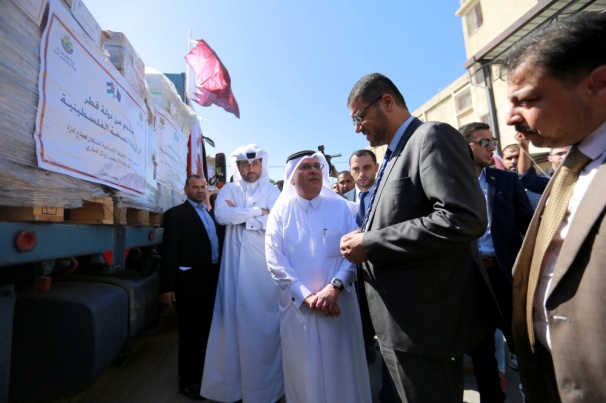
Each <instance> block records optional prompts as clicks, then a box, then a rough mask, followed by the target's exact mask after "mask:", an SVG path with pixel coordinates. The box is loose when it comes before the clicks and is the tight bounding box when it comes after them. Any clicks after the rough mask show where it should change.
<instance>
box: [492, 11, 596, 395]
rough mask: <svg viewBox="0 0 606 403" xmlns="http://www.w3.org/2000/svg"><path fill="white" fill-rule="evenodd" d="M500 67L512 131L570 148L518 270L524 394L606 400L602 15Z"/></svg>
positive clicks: (526, 42) (542, 34)
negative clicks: (570, 145) (505, 75)
mask: <svg viewBox="0 0 606 403" xmlns="http://www.w3.org/2000/svg"><path fill="white" fill-rule="evenodd" d="M501 67H502V70H501V72H502V73H507V87H508V88H507V95H508V98H509V101H510V110H509V114H508V116H507V124H509V125H512V126H515V129H516V131H517V132H519V133H522V135H523V136H524V137H525V138H526V139H528V140H530V141H531V142H532V143H533V144H534V145H535V146H539V147H564V146H567V145H569V144H572V147H571V149H570V152H569V153H568V155H567V156H566V159H565V160H564V161H563V162H562V164H561V165H560V167H559V168H558V170H557V171H556V172H555V174H554V176H553V178H552V179H551V181H550V182H549V184H548V185H547V188H546V189H545V191H544V192H543V195H542V197H541V200H540V202H539V205H538V206H537V209H536V212H535V215H534V217H533V218H532V221H531V223H530V226H529V228H528V231H527V232H526V237H525V238H524V242H523V244H522V249H521V250H520V253H519V255H518V258H517V260H516V262H515V264H514V268H513V319H512V326H513V338H514V342H515V346H516V352H517V354H518V363H519V368H520V375H521V378H522V384H523V385H524V391H525V393H526V396H527V397H528V400H529V401H530V402H560V401H563V402H604V401H606V383H604V374H605V373H606V321H605V320H604V318H606V292H605V290H604V285H605V284H606V269H605V268H606V220H605V219H604V215H605V212H606V163H605V161H606V13H604V12H602V13H595V12H594V13H592V12H586V13H581V14H578V15H576V16H573V17H568V18H565V19H562V20H559V21H558V22H556V23H553V24H551V25H547V26H545V27H544V28H542V29H540V30H537V31H535V32H533V33H531V34H530V35H528V36H526V37H524V38H523V39H521V40H520V41H519V42H518V43H517V44H516V45H514V47H513V48H512V49H511V50H510V51H509V52H508V53H507V54H506V55H505V56H504V58H503V60H502V65H501ZM564 178H566V180H565V181H564V180H563V179H564ZM563 182H566V183H563Z"/></svg>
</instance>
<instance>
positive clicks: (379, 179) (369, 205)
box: [361, 148, 391, 232]
mask: <svg viewBox="0 0 606 403" xmlns="http://www.w3.org/2000/svg"><path fill="white" fill-rule="evenodd" d="M390 157H391V150H390V149H389V148H388V149H387V150H385V156H384V157H383V162H382V163H381V167H380V168H379V174H378V175H377V180H376V181H375V186H374V187H373V188H372V192H371V196H370V203H368V207H366V213H365V214H364V223H363V225H362V227H361V229H362V232H364V231H366V225H367V224H368V216H369V215H370V210H371V209H372V204H373V203H374V201H375V196H376V194H377V188H378V186H379V182H381V178H382V177H383V171H385V167H386V166H387V162H388V161H389V158H390Z"/></svg>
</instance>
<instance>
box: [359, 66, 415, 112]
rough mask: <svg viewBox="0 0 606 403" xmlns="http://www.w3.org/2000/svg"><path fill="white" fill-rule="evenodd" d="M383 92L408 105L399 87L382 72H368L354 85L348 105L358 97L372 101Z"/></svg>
mask: <svg viewBox="0 0 606 403" xmlns="http://www.w3.org/2000/svg"><path fill="white" fill-rule="evenodd" d="M383 94H389V95H391V96H392V97H393V99H394V100H395V101H396V104H398V105H400V106H401V107H403V108H407V107H406V102H405V101H404V97H403V96H402V93H401V92H400V90H398V87H396V86H395V84H394V83H393V82H392V81H391V80H390V79H389V78H387V77H385V76H384V75H383V74H380V73H371V74H367V75H365V76H364V77H362V78H361V79H359V80H358V82H357V83H356V84H355V85H354V87H353V88H352V89H351V92H350V93H349V97H348V98H347V106H348V107H349V105H351V104H352V102H354V101H355V100H356V99H358V98H361V99H362V101H364V102H372V101H373V100H375V99H377V98H379V97H380V96H381V95H383Z"/></svg>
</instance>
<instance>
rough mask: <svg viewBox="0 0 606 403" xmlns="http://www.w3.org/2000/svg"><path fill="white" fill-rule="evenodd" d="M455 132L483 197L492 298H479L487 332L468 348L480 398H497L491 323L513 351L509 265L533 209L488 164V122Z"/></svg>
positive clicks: (506, 176)
mask: <svg viewBox="0 0 606 403" xmlns="http://www.w3.org/2000/svg"><path fill="white" fill-rule="evenodd" d="M459 132H461V134H462V135H463V138H464V139H465V141H467V142H468V144H469V147H470V148H471V152H472V154H473V160H474V164H475V169H476V174H477V177H478V182H479V183H480V187H481V188H482V191H483V192H484V196H485V197H486V209H487V212H488V227H487V228H486V232H485V233H484V235H482V237H481V238H480V239H478V249H479V252H480V257H481V258H482V264H483V265H484V268H485V269H486V274H487V277H488V280H489V282H490V288H491V289H492V295H494V298H495V299H496V300H494V301H492V300H491V299H492V298H490V299H488V300H487V301H482V302H481V309H482V312H484V315H483V318H484V320H485V321H486V322H487V324H488V325H489V332H488V333H487V334H486V336H485V337H484V339H483V340H482V342H481V343H480V344H479V345H478V346H477V347H476V348H475V349H474V350H473V351H472V352H471V357H472V359H473V366H474V368H475V374H476V380H477V384H478V391H479V392H480V399H481V400H482V401H483V402H503V401H505V394H504V393H503V391H502V388H501V385H500V382H499V374H498V368H497V361H496V359H495V342H494V332H495V330H496V328H499V329H501V330H502V331H503V333H504V334H505V337H506V338H507V342H508V343H509V344H510V352H511V353H514V352H515V349H514V348H513V340H512V337H511V283H512V278H511V268H512V267H513V263H514V261H515V259H516V256H517V255H518V251H519V250H520V246H522V240H523V239H524V234H525V233H526V229H527V228H528V224H530V219H531V218H532V214H533V213H534V209H533V208H532V206H531V205H530V201H529V200H528V197H527V196H526V192H525V191H524V187H523V186H522V183H521V182H520V179H518V175H517V174H516V173H514V172H507V171H502V170H499V169H496V168H491V167H490V166H491V165H492V164H493V162H494V161H493V156H494V152H495V149H496V139H495V138H494V137H493V135H492V132H491V131H490V126H488V125H487V124H486V123H481V122H473V123H468V124H466V125H464V126H461V127H460V128H459ZM487 294H488V295H490V293H487ZM495 303H496V304H495Z"/></svg>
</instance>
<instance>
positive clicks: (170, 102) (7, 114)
mask: <svg viewBox="0 0 606 403" xmlns="http://www.w3.org/2000/svg"><path fill="white" fill-rule="evenodd" d="M51 3H52V4H51V5H54V6H55V7H58V6H64V7H65V4H66V2H65V1H59V0H53V1H51ZM69 3H70V2H69V1H67V4H69ZM46 23H47V21H46V18H45V19H44V20H43V21H42V24H41V26H38V25H37V23H36V22H34V21H33V20H32V19H30V18H28V17H27V16H25V14H24V13H23V11H22V10H21V9H20V8H19V7H17V6H16V5H15V4H14V3H13V2H10V1H8V2H3V6H2V12H0V46H2V48H3V49H4V52H3V57H2V58H1V59H0V102H1V103H2V108H0V142H1V143H2V147H0V206H14V207H48V206H52V207H56V208H66V209H73V208H77V207H81V206H83V204H84V201H85V200H92V199H95V198H98V197H101V196H105V195H110V196H111V198H112V200H113V203H114V205H115V206H116V207H126V208H134V209H142V210H148V211H151V212H155V213H158V212H162V211H165V210H166V209H168V208H170V207H172V206H174V205H176V204H179V203H181V202H182V200H183V199H184V195H183V193H182V190H181V189H182V188H183V183H182V182H183V180H184V177H185V176H184V175H185V174H184V173H181V172H178V175H177V174H175V173H174V172H176V171H181V170H185V165H183V166H181V165H178V166H177V167H174V166H173V167H168V168H166V167H163V166H161V164H162V158H161V156H160V155H159V150H158V144H157V143H158V141H157V138H158V137H161V134H158V132H159V129H157V125H158V122H157V121H156V120H157V119H158V116H159V114H158V113H159V111H163V113H166V114H168V115H170V120H171V122H173V123H174V126H175V127H176V128H177V130H176V131H177V132H179V134H180V136H179V137H180V138H181V140H180V141H181V142H183V141H184V142H185V143H187V139H188V138H189V134H190V132H191V128H192V126H193V125H195V124H196V123H197V120H196V115H195V112H194V111H193V110H192V109H191V108H190V107H189V106H187V105H185V104H184V103H183V102H182V101H181V99H180V98H179V95H178V94H177V92H176V90H175V87H174V85H173V83H172V82H170V80H168V79H167V78H166V76H164V75H163V74H162V73H160V72H158V71H156V70H153V69H150V68H146V67H144V64H143V62H142V60H141V58H140V57H139V55H138V54H137V52H136V51H135V49H133V47H132V45H131V44H130V43H129V42H128V39H127V38H126V36H124V34H122V33H120V32H115V31H104V32H105V33H106V36H105V37H104V39H103V40H102V42H101V46H104V44H105V46H104V47H105V49H106V51H107V50H108V49H109V50H111V51H109V52H106V57H107V58H108V60H110V61H112V62H114V63H113V64H114V66H116V63H117V66H116V67H117V68H118V69H119V70H120V73H122V74H123V75H124V76H125V77H126V78H127V81H129V82H130V83H131V84H133V83H134V84H133V87H135V89H136V91H135V93H134V94H133V95H139V96H140V98H141V99H142V101H143V102H142V104H143V105H144V106H143V113H142V115H141V116H142V118H143V120H146V121H147V129H146V131H145V133H146V134H145V136H146V139H145V144H146V146H145V150H143V151H144V153H145V165H146V169H145V172H144V176H145V185H144V188H143V191H142V192H139V193H138V194H131V193H127V192H125V191H121V190H118V189H117V188H114V187H113V186H112V185H111V184H108V183H105V184H99V183H93V182H90V181H88V180H85V179H86V178H84V179H82V178H83V177H82V176H80V177H76V176H71V175H69V174H67V173H60V172H54V171H51V170H48V169H44V168H41V167H40V166H39V162H38V157H39V156H38V154H37V153H38V151H37V149H36V141H35V140H36V138H35V133H36V122H37V113H38V107H39V90H38V83H39V77H40V69H41V61H40V44H41V39H42V33H43V29H42V28H44V26H45V24H46ZM90 46H96V45H95V44H93V43H91V45H90ZM112 46H113V47H114V48H111V47H112ZM110 48H111V49H110ZM114 56H115V57H114ZM126 65H128V67H126V69H128V68H131V69H132V70H131V72H130V73H129V74H128V75H127V74H124V73H125V67H124V66H126ZM110 68H111V66H110ZM142 74H145V75H144V77H141V75H142ZM133 80H134V81H133ZM108 85H109V84H108ZM104 91H105V90H104ZM108 92H109V90H108ZM62 101H63V100H62ZM85 103H86V102H85ZM65 105H67V106H68V107H71V106H70V105H69V104H68V103H67V102H66V103H65ZM91 105H93V104H92V103H91ZM84 106H86V107H88V106H87V105H84ZM93 111H94V110H93ZM146 112H147V113H146ZM145 114H146V115H147V116H145ZM81 115H82V116H86V115H84V113H82V114H81ZM178 153H179V160H181V159H183V160H184V161H185V160H186V157H187V156H186V154H187V149H186V148H183V146H181V147H180V148H179V151H178ZM181 154H185V155H181ZM85 157H86V156H85V155H82V158H85ZM77 158H80V157H77ZM177 168H178V169H177ZM158 171H160V172H166V171H170V172H171V173H172V176H171V178H173V179H174V178H177V180H173V181H172V182H169V181H166V180H165V181H164V182H162V180H161V179H159V178H161V177H162V175H158ZM169 176H170V175H169ZM181 176H182V177H181ZM92 180H94V178H93V179H92ZM101 183H104V182H103V181H101Z"/></svg>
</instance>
